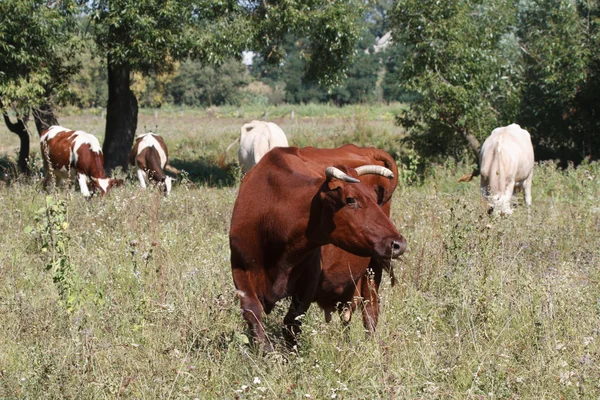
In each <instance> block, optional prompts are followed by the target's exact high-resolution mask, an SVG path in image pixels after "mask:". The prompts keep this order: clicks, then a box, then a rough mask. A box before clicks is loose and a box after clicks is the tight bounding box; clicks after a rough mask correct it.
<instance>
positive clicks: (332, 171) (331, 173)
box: [325, 167, 360, 183]
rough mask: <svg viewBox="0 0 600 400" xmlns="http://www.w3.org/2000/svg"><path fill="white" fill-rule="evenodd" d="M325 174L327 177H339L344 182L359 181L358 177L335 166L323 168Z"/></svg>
mask: <svg viewBox="0 0 600 400" xmlns="http://www.w3.org/2000/svg"><path fill="white" fill-rule="evenodd" d="M325 176H327V179H331V178H335V179H339V180H340V181H344V182H351V183H359V182H360V181H359V180H358V179H356V178H353V177H351V176H350V175H348V174H346V173H345V172H343V171H341V170H339V169H337V168H336V167H327V168H326V169H325Z"/></svg>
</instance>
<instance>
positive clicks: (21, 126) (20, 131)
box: [0, 106, 31, 175]
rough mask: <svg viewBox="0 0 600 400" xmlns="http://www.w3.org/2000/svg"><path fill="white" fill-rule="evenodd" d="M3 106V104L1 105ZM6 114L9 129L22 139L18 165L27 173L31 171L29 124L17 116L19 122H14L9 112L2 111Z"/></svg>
mask: <svg viewBox="0 0 600 400" xmlns="http://www.w3.org/2000/svg"><path fill="white" fill-rule="evenodd" d="M0 107H1V106H0ZM2 114H3V116H4V123H5V124H6V127H7V128H8V130H10V131H11V132H12V133H15V134H17V136H19V139H20V140H21V148H20V149H19V161H18V162H17V165H18V166H19V170H21V172H23V173H24V174H26V175H29V174H30V173H31V170H30V169H29V164H28V161H29V132H27V126H26V125H25V121H24V120H23V118H17V122H15V123H13V122H12V121H11V120H10V118H9V117H8V114H7V113H6V112H4V113H2Z"/></svg>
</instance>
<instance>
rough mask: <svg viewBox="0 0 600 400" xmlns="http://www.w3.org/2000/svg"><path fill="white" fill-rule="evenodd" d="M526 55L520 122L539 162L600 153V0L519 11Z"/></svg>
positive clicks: (531, 5)
mask: <svg viewBox="0 0 600 400" xmlns="http://www.w3.org/2000/svg"><path fill="white" fill-rule="evenodd" d="M519 18H520V24H519V37H520V41H521V47H522V49H523V52H524V53H525V61H526V66H525V70H524V74H523V85H524V88H525V90H524V93H523V101H522V104H523V106H522V108H521V110H520V113H519V119H520V120H521V121H522V122H523V124H525V125H526V126H527V127H528V129H529V130H530V132H531V134H532V138H533V141H534V145H535V147H536V156H537V157H538V158H542V159H544V158H560V159H562V160H574V161H580V160H582V159H583V158H584V157H586V156H590V157H592V158H598V156H599V155H600V153H599V152H598V149H599V148H600V137H599V135H598V132H599V131H600V97H599V96H598V92H599V91H600V81H599V79H600V76H599V75H600V55H599V54H598V49H600V29H599V28H600V2H598V1H586V2H572V1H565V0H533V1H530V2H528V3H526V6H524V7H522V9H521V10H519Z"/></svg>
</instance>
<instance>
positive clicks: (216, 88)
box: [167, 59, 250, 106]
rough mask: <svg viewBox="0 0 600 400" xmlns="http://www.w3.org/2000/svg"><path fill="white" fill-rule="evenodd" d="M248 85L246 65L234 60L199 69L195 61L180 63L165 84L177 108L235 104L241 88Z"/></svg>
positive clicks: (239, 96) (239, 100)
mask: <svg viewBox="0 0 600 400" xmlns="http://www.w3.org/2000/svg"><path fill="white" fill-rule="evenodd" d="M249 82H250V80H249V74H248V70H247V68H246V66H245V65H243V64H242V63H241V62H240V61H239V60H237V59H229V60H227V61H225V62H224V63H222V64H220V65H214V66H213V65H208V66H203V65H202V64H201V63H199V62H198V61H193V60H188V61H186V62H184V63H182V64H181V67H180V68H179V73H178V74H177V76H175V77H174V79H173V80H172V82H171V83H170V84H169V85H168V88H167V91H168V93H169V95H170V96H171V97H172V98H173V101H174V103H175V104H178V105H180V104H186V105H189V106H212V105H217V106H218V105H222V104H234V105H239V104H240V103H241V100H242V92H241V88H242V87H244V86H246V85H248V83H249Z"/></svg>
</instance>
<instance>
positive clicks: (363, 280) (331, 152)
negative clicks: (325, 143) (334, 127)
mask: <svg viewBox="0 0 600 400" xmlns="http://www.w3.org/2000/svg"><path fill="white" fill-rule="evenodd" d="M302 152H303V155H304V156H305V157H306V158H310V159H311V165H312V168H313V169H314V173H321V174H322V176H323V177H325V175H324V173H323V171H324V169H325V168H326V166H327V165H326V164H327V162H328V161H331V162H332V163H333V164H340V165H348V166H350V167H354V168H356V167H358V166H360V165H364V164H374V165H381V166H384V167H386V168H388V169H389V170H391V171H392V173H393V177H392V178H391V179H390V178H385V177H382V176H380V175H376V174H370V175H363V176H362V177H361V183H364V184H366V185H369V186H372V188H373V190H375V192H376V193H377V195H378V202H379V203H380V206H381V208H382V209H383V211H384V213H385V214H386V215H387V216H388V217H389V215H390V208H391V199H392V194H393V193H394V190H395V189H396V187H397V186H398V168H397V166H396V163H395V162H394V159H393V158H392V157H391V156H390V155H389V154H388V153H386V152H385V151H383V150H379V149H376V148H372V147H371V148H362V147H357V146H355V145H352V144H348V145H344V146H342V147H339V148H337V149H316V148H313V147H306V148H303V149H302ZM324 160H325V161H327V162H324ZM384 269H385V270H387V271H388V272H389V273H390V275H391V277H392V285H393V284H394V283H395V281H394V276H393V269H392V266H391V260H390V259H380V258H377V257H371V258H370V257H359V256H355V255H353V254H350V253H348V252H346V251H344V250H342V249H340V248H338V247H336V246H333V245H326V246H323V247H322V271H321V278H320V280H319V286H318V287H317V292H316V293H315V298H314V299H313V301H315V302H316V303H317V304H318V305H319V306H320V307H321V308H323V310H324V311H325V319H326V321H328V322H329V321H330V320H331V313H332V311H333V310H337V311H338V312H340V313H342V312H343V314H342V317H343V321H344V322H345V323H348V322H349V321H350V317H351V315H352V312H353V311H354V309H355V308H356V306H357V305H359V304H360V305H362V311H363V325H364V327H365V328H366V329H367V330H369V331H370V332H373V331H374V330H375V327H376V326H377V321H378V319H379V297H378V292H379V285H380V284H381V278H382V272H383V270H384ZM367 271H369V272H370V275H369V277H366V273H367Z"/></svg>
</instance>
